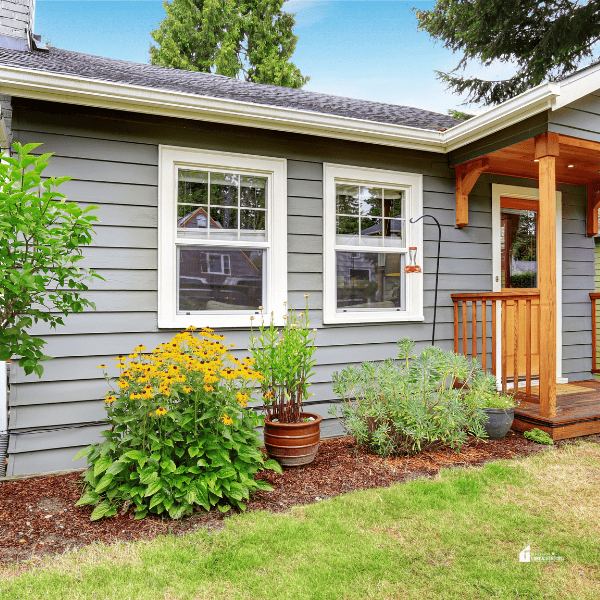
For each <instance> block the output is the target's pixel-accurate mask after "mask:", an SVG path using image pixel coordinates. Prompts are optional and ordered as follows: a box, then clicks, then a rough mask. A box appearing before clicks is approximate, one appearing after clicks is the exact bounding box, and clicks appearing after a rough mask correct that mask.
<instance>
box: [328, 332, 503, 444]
mask: <svg viewBox="0 0 600 600" xmlns="http://www.w3.org/2000/svg"><path fill="white" fill-rule="evenodd" d="M398 347H399V351H398V357H399V359H400V362H399V363H397V362H396V361H394V360H393V359H389V360H386V361H383V363H379V364H377V363H372V362H365V363H363V364H362V365H361V366H360V368H357V367H354V366H350V367H347V368H345V369H344V370H343V371H342V372H341V373H334V375H333V382H334V386H333V389H334V392H335V393H336V394H337V395H338V396H340V397H341V398H342V404H341V421H342V423H343V424H344V427H345V428H346V430H347V431H348V432H349V433H350V435H352V436H353V437H354V438H355V439H356V442H357V444H358V445H359V446H362V447H364V448H366V449H368V450H369V451H372V452H375V453H377V454H380V455H382V456H388V455H396V454H400V455H410V454H415V453H417V452H420V451H422V450H425V449H430V448H434V447H439V446H450V447H452V448H455V449H457V451H460V448H461V446H462V445H463V444H464V443H465V442H466V441H467V434H468V433H471V434H473V435H475V436H478V437H485V435H486V434H485V429H484V428H483V425H482V423H484V422H485V421H486V419H487V417H486V415H485V413H484V412H483V411H482V409H481V405H480V397H481V396H482V395H483V394H486V393H489V391H490V389H493V388H494V386H495V380H494V378H493V377H490V376H488V375H486V374H485V373H484V372H483V371H482V370H481V368H480V366H479V365H478V364H477V363H476V362H474V363H470V362H469V360H468V359H467V358H466V357H464V356H462V355H458V354H454V352H449V351H445V350H442V349H440V348H436V347H433V346H431V347H428V348H425V349H424V350H423V351H422V352H421V354H420V355H419V356H418V357H416V356H414V355H413V352H414V347H415V343H414V342H413V341H412V340H409V339H408V338H404V339H402V340H400V341H399V342H398ZM336 409H337V407H332V409H331V412H332V413H333V414H336V413H337V410H336Z"/></svg>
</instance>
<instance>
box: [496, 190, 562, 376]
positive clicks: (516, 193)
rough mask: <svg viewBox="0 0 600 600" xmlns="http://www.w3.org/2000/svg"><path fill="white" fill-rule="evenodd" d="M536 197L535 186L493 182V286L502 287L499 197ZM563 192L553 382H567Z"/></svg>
mask: <svg viewBox="0 0 600 600" xmlns="http://www.w3.org/2000/svg"><path fill="white" fill-rule="evenodd" d="M503 196H504V197H509V198H518V199H522V200H539V199H540V193H539V190H538V188H529V187H522V186H516V185H505V184H499V183H492V290H493V291H494V292H501V291H502V282H501V252H500V198H502V197H503ZM562 296H563V290H562V193H561V192H556V382H557V383H568V379H567V378H566V377H563V376H562ZM501 326H502V325H501V319H499V318H498V319H497V320H496V336H497V337H496V339H497V340H501V339H502V330H501ZM496 356H497V358H496V372H497V373H501V370H502V356H501V353H500V352H497V353H496Z"/></svg>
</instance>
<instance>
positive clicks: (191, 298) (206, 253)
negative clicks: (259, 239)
mask: <svg viewBox="0 0 600 600" xmlns="http://www.w3.org/2000/svg"><path fill="white" fill-rule="evenodd" d="M178 251H179V277H178V283H179V289H178V291H179V300H178V311H179V313H186V312H196V311H220V310H237V311H239V310H258V307H259V306H262V304H263V259H264V250H262V249H258V248H253V249H238V248H221V247H218V246H202V247H191V246H180V247H179V248H178Z"/></svg>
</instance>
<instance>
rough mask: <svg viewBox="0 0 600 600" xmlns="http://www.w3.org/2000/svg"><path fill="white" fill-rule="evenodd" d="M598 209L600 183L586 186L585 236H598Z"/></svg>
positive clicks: (599, 203) (599, 204) (599, 205)
mask: <svg viewBox="0 0 600 600" xmlns="http://www.w3.org/2000/svg"><path fill="white" fill-rule="evenodd" d="M599 208H600V183H593V184H590V185H588V186H587V234H588V237H593V236H595V235H598V209H599Z"/></svg>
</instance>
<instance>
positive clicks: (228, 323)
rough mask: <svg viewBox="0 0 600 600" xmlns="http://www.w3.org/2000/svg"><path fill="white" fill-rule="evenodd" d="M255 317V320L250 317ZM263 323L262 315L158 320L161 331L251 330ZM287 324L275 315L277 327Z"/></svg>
mask: <svg viewBox="0 0 600 600" xmlns="http://www.w3.org/2000/svg"><path fill="white" fill-rule="evenodd" d="M251 316H254V320H250V317H251ZM265 321H266V318H265ZM260 323H261V317H260V314H258V315H249V314H244V315H239V314H233V315H224V314H214V313H212V314H211V313H206V314H203V315H174V316H172V317H162V318H160V317H159V319H158V328H159V329H187V328H188V327H190V326H193V327H196V328H197V329H202V328H203V327H210V328H211V329H250V327H251V326H253V327H258V326H259V325H260ZM284 324H285V321H284V319H283V316H282V315H275V325H276V326H277V327H282V326H283V325H284Z"/></svg>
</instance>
